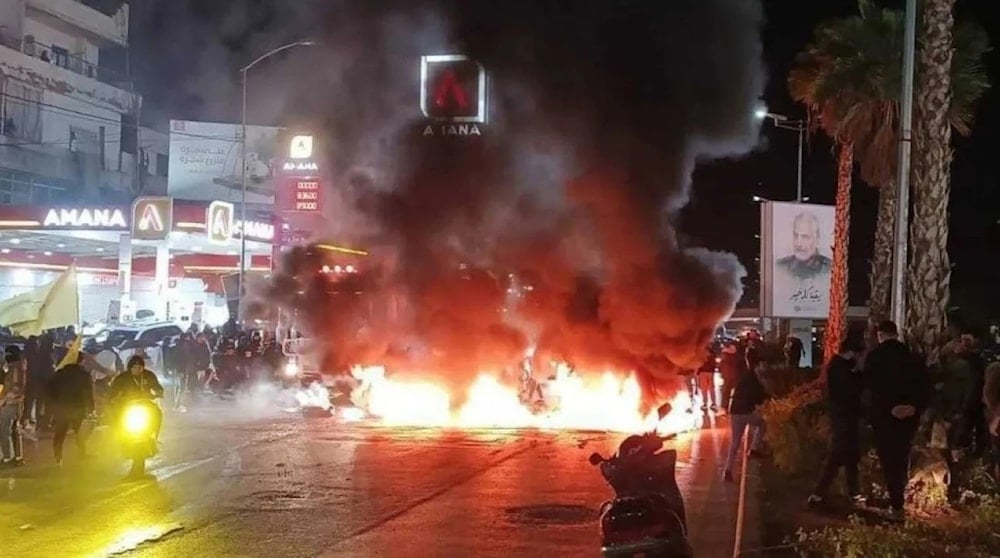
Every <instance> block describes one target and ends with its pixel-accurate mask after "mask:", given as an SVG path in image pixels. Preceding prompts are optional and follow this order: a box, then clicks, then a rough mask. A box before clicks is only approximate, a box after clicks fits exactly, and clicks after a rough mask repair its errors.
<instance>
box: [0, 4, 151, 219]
mask: <svg viewBox="0 0 1000 558" xmlns="http://www.w3.org/2000/svg"><path fill="white" fill-rule="evenodd" d="M91 6H94V7H91ZM128 8H129V6H128V4H127V3H126V2H124V1H123V0H0V95H2V97H0V108H2V112H0V204H4V205H39V204H46V205H52V204H59V203H70V202H78V201H80V200H94V201H98V200H100V201H121V200H128V199H131V198H132V197H133V195H134V194H135V193H136V192H137V191H138V190H139V189H140V188H142V187H143V186H146V187H147V189H150V190H157V189H159V184H158V182H159V180H157V179H156V178H155V177H156V174H159V173H157V172H156V171H157V166H156V165H157V157H156V155H155V154H149V155H148V157H147V156H143V157H142V158H140V159H139V160H137V159H136V157H135V155H134V153H136V152H137V151H138V150H137V143H138V144H139V145H138V146H139V147H141V146H142V145H143V143H144V142H142V140H141V139H140V140H137V135H141V134H137V133H136V124H135V123H136V120H137V119H136V114H137V113H138V112H139V111H140V109H141V98H140V97H139V96H137V95H136V94H134V93H133V92H132V91H131V86H130V82H129V78H128V75H127V71H126V70H127V68H126V60H127V49H128V29H129V25H128V18H129V9H128ZM140 152H141V151H140ZM147 161H148V165H146V162H147ZM138 172H142V174H143V175H150V176H152V177H153V178H152V179H151V180H145V176H144V177H143V178H144V180H139V181H137V180H136V174H137V173H138ZM162 174H163V175H165V172H163V173H162ZM162 181H163V182H164V184H165V179H163V180H162ZM163 188H164V189H165V186H163Z"/></svg>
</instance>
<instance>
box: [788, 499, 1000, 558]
mask: <svg viewBox="0 0 1000 558" xmlns="http://www.w3.org/2000/svg"><path fill="white" fill-rule="evenodd" d="M998 529H1000V502H998V501H997V500H996V499H994V498H991V497H982V498H981V499H980V501H979V503H978V504H977V505H975V506H972V507H968V508H966V509H965V510H964V513H960V514H952V515H950V516H948V517H938V518H935V519H934V520H933V521H922V520H921V521H914V520H910V521H907V522H906V523H905V524H904V525H899V526H887V525H869V524H866V523H864V522H863V521H862V520H860V519H858V518H857V517H853V518H851V522H850V525H849V526H847V527H842V528H831V527H827V528H825V529H821V530H817V531H810V532H807V531H803V530H800V531H799V532H798V535H797V537H796V541H794V542H795V544H796V547H797V548H798V551H799V555H800V556H803V557H812V556H817V557H818V556H844V557H869V556H871V557H880V558H881V557H883V556H884V557H887V558H895V557H900V558H903V557H909V556H929V557H936V556H957V555H961V556H965V557H987V556H997V555H1000V537H998V536H997V535H996V533H997V531H998Z"/></svg>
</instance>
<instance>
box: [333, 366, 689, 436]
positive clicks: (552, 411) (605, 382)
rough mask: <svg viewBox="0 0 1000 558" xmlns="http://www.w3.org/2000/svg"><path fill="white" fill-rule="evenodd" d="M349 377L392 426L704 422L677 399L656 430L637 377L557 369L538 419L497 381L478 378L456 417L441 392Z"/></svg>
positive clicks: (619, 427)
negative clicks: (643, 408)
mask: <svg viewBox="0 0 1000 558" xmlns="http://www.w3.org/2000/svg"><path fill="white" fill-rule="evenodd" d="M351 373H352V374H353V375H354V377H355V378H356V379H357V380H359V382H360V386H359V387H358V389H356V390H354V393H353V394H352V399H353V402H354V404H355V405H357V406H358V407H360V408H362V409H365V410H366V411H368V412H369V413H370V414H372V415H374V416H376V417H378V418H379V419H380V420H381V422H382V424H385V425H388V426H434V427H454V428H536V429H546V430H549V429H577V430H604V431H612V432H641V431H648V430H652V429H653V428H655V429H656V430H657V431H659V432H661V433H668V432H683V431H687V430H692V429H695V428H697V427H698V426H699V422H700V420H701V416H700V415H699V414H697V413H693V412H690V411H692V406H693V405H694V402H693V401H691V399H690V397H689V396H688V395H687V394H686V393H678V394H676V395H675V396H674V397H673V398H672V399H671V401H670V404H671V406H672V407H673V412H672V413H670V414H669V415H668V416H667V417H665V418H664V419H663V420H662V421H660V422H659V424H657V417H656V412H655V411H652V412H650V413H649V414H646V415H643V414H642V413H641V412H640V408H641V400H642V393H641V390H640V387H639V382H638V381H637V380H636V378H635V376H634V375H631V374H630V375H623V374H615V373H613V372H610V371H609V372H604V373H603V374H600V375H596V376H595V375H587V374H578V373H571V372H570V370H569V367H568V366H565V365H560V366H557V368H556V376H555V379H554V380H552V381H550V382H548V383H547V384H546V385H545V387H544V389H543V394H544V397H545V401H546V404H547V405H546V409H545V410H544V411H540V412H533V411H532V410H531V408H530V407H529V405H527V404H525V403H524V402H523V401H522V398H521V395H520V394H519V392H518V389H517V388H515V387H512V386H508V385H504V384H503V383H502V382H501V381H500V380H499V378H498V377H497V376H496V375H492V374H486V373H483V374H480V375H479V376H478V377H477V378H476V380H475V381H474V382H473V383H472V385H471V386H470V387H469V391H468V393H467V397H466V398H465V403H464V404H463V405H462V406H461V407H460V408H459V409H457V410H454V411H453V410H452V408H451V401H452V397H451V394H450V393H449V392H448V390H447V389H446V388H444V387H443V386H439V385H436V384H433V383H429V382H420V381H410V380H400V379H396V378H389V377H386V374H385V368H384V367H382V366H367V367H362V366H356V367H354V368H353V369H352V371H351Z"/></svg>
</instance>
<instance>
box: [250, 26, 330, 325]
mask: <svg viewBox="0 0 1000 558" xmlns="http://www.w3.org/2000/svg"><path fill="white" fill-rule="evenodd" d="M315 44H316V42H315V41H310V40H304V41H296V42H294V43H288V44H287V45H282V46H280V47H278V48H275V49H271V50H269V51H267V52H265V53H264V54H262V55H260V56H258V57H257V58H256V59H255V60H254V61H253V62H251V63H249V64H247V65H246V66H243V67H242V68H240V77H241V78H242V81H243V111H242V113H243V119H242V121H243V124H242V126H241V134H242V137H241V138H240V162H241V163H242V165H243V173H242V196H241V203H240V269H239V274H238V275H237V287H236V288H237V293H236V313H237V315H238V317H239V319H240V320H241V321H242V319H243V282H244V278H243V274H244V272H245V271H246V267H247V265H246V259H247V236H246V223H247V72H249V71H250V69H251V68H253V67H254V66H256V65H257V64H259V63H260V62H263V61H264V60H266V59H268V58H270V57H272V56H274V55H275V54H278V53H279V52H282V51H285V50H288V49H290V48H295V47H298V46H313V45H315Z"/></svg>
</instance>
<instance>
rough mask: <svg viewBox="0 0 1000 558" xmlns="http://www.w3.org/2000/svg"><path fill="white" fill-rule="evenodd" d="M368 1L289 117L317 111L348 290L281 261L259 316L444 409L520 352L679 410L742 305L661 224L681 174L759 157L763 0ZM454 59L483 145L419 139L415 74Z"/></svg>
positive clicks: (347, 15)
mask: <svg viewBox="0 0 1000 558" xmlns="http://www.w3.org/2000/svg"><path fill="white" fill-rule="evenodd" d="M377 4H378V9H377V10H376V9H374V8H371V9H366V8H363V7H362V6H361V3H358V2H355V3H351V4H349V5H344V4H338V6H337V7H336V8H334V7H331V8H330V11H329V16H328V18H327V19H325V20H323V21H322V23H316V24H315V25H314V27H316V32H317V33H316V36H317V38H318V39H319V41H320V42H321V43H322V46H321V47H318V48H317V49H316V50H315V51H314V52H310V53H308V54H302V55H301V57H302V60H301V61H300V62H299V63H298V64H293V66H294V67H295V70H289V71H298V69H300V68H301V66H302V65H303V64H309V65H310V66H311V67H312V68H313V71H312V72H311V74H312V77H311V78H309V79H307V80H306V81H305V83H304V84H303V83H300V84H299V86H298V87H297V89H301V90H303V91H302V92H300V93H298V94H295V93H292V94H291V95H292V96H293V97H294V99H293V101H290V102H288V103H287V104H286V105H285V106H286V107H295V108H296V109H298V111H299V112H305V111H306V108H307V109H308V111H312V112H313V113H319V114H322V115H324V116H323V120H322V121H320V122H315V121H312V122H311V124H312V126H313V127H314V128H320V129H318V130H317V132H318V133H320V134H322V135H324V137H325V140H324V141H325V143H326V145H325V146H324V149H325V155H326V157H327V159H328V160H329V162H330V164H331V165H332V168H333V169H334V172H333V175H332V176H331V184H330V191H329V192H328V194H329V195H328V196H327V200H328V205H331V206H333V207H331V208H330V216H331V219H330V223H331V225H330V226H329V229H328V230H322V231H314V232H315V237H316V239H330V240H335V241H336V242H337V243H338V244H343V245H348V246H354V247H360V248H363V249H364V250H366V251H367V252H368V253H369V255H368V257H367V258H365V260H364V262H363V263H362V269H363V272H364V273H361V274H357V275H356V276H352V277H350V278H349V279H344V280H343V281H352V282H355V283H356V285H347V284H342V285H340V287H338V288H335V289H331V288H330V287H329V285H328V281H329V278H328V277H325V276H323V275H322V274H319V273H318V270H319V269H320V268H321V266H322V265H323V263H324V258H325V257H326V256H327V253H326V252H324V251H323V250H319V249H316V248H315V247H300V248H296V249H294V250H292V251H291V252H289V253H288V254H286V256H285V257H284V260H283V261H282V262H281V265H280V270H279V271H278V272H276V273H275V274H274V275H272V277H271V280H270V283H269V284H268V285H267V287H266V288H265V289H263V290H262V292H260V293H258V297H259V301H261V302H264V303H266V304H267V305H268V306H272V307H273V306H274V305H278V306H281V307H282V308H284V309H285V310H287V311H289V312H290V313H294V314H295V315H297V320H298V323H297V325H298V327H299V328H300V329H301V330H303V331H305V332H306V335H308V336H309V337H312V338H314V339H317V340H322V347H323V351H324V355H323V358H324V366H325V367H326V368H328V369H338V370H348V369H350V368H351V367H352V366H362V367H368V366H384V367H385V370H386V371H387V373H388V374H389V375H392V376H394V377H396V378H399V379H400V380H401V381H402V380H413V381H417V380H419V381H426V382H431V383H433V384H434V385H437V386H445V387H444V389H446V390H447V392H448V393H449V397H450V405H451V407H452V408H453V409H457V408H460V407H461V406H462V405H463V404H464V403H465V402H466V399H467V398H468V397H470V395H469V394H470V393H471V392H470V387H471V386H472V385H473V383H475V382H477V381H478V380H477V378H480V375H481V374H484V373H486V374H490V375H492V376H493V377H495V378H496V379H497V381H498V382H501V383H503V382H508V381H514V382H516V378H518V377H519V375H520V374H521V370H522V369H521V366H522V361H524V359H525V358H526V357H531V358H530V359H529V360H528V362H530V363H531V366H533V367H534V368H535V369H536V370H537V369H539V368H540V367H545V366H548V363H550V362H565V363H569V364H570V365H571V366H572V368H573V369H574V370H576V371H580V373H581V374H585V373H586V372H585V371H596V372H604V371H613V372H614V373H616V374H621V375H625V374H634V376H635V378H636V379H637V380H638V384H639V385H640V386H641V392H642V398H643V405H645V406H648V405H650V404H653V403H655V402H657V401H660V400H662V399H663V398H664V397H670V396H672V395H673V394H674V393H676V391H677V389H678V386H679V378H678V372H679V371H681V370H683V369H691V368H694V367H697V366H698V365H699V364H701V363H702V362H703V361H704V359H705V356H706V347H707V345H708V344H709V342H710V341H711V338H712V336H713V335H714V332H715V329H716V327H717V326H718V325H719V323H720V322H721V321H723V320H724V319H726V318H727V317H728V316H729V315H730V314H731V312H732V311H733V308H734V306H735V304H736V302H737V300H738V299H739V297H740V295H741V294H742V285H741V278H742V277H743V276H744V274H745V271H744V269H743V267H742V266H741V265H740V264H739V262H738V261H737V259H736V257H735V256H733V255H730V254H724V253H718V252H712V251H709V250H705V249H702V248H698V247H693V246H684V245H681V244H680V243H679V239H678V235H677V233H676V231H675V229H674V228H673V223H674V219H673V218H674V217H675V216H676V214H677V212H678V211H679V210H680V209H681V208H683V207H684V206H685V205H686V203H687V202H688V200H689V198H690V197H691V183H690V178H691V174H692V171H693V169H694V167H695V165H696V163H697V162H698V161H701V160H707V159H713V158H720V157H732V156H739V155H741V154H743V153H745V152H746V151H748V150H749V149H750V148H752V147H753V145H754V144H755V142H756V141H757V131H758V130H757V123H756V122H755V120H754V117H753V113H754V108H755V106H756V104H757V103H758V99H759V97H760V95H761V92H762V88H763V84H764V76H763V72H762V69H761V61H760V57H761V45H760V41H759V33H760V27H761V24H762V13H761V8H760V6H759V5H758V3H757V2H756V1H751V0H678V1H672V2H663V1H654V0H648V1H627V2H606V1H603V2H599V1H577V2H569V3H567V2H558V1H554V0H551V1H550V0H518V1H505V2H489V1H485V0H476V1H461V2H453V3H447V4H446V3H428V2H398V3H397V6H398V8H397V9H396V10H395V11H391V12H389V13H390V14H391V15H388V16H387V15H386V13H387V12H386V4H387V3H385V2H379V3H377ZM449 53H462V54H466V55H468V56H470V57H472V58H473V59H475V60H477V61H479V62H480V63H481V64H482V65H483V66H484V67H485V68H486V70H487V72H488V75H489V81H488V91H489V103H488V106H489V113H488V114H489V119H488V122H487V123H485V124H483V125H480V130H481V132H482V133H481V135H477V136H467V137H452V136H446V137H441V136H440V135H434V136H426V135H424V134H423V133H422V132H423V130H424V128H425V124H426V122H425V119H424V117H423V115H422V114H421V112H420V110H419V103H418V95H419V65H420V56H421V55H422V54H449ZM639 53H641V55H639ZM275 75H279V74H275ZM300 81H301V80H300ZM286 85H287V84H286ZM269 87H275V86H273V85H271V86H269ZM306 89H308V92H306V91H304V90H306ZM317 90H319V91H322V94H321V95H317V94H316V91H317ZM288 110H290V109H286V112H287V111H288ZM291 112H295V111H291ZM734 187H736V186H735V185H734ZM355 293H360V294H355ZM546 374H547V372H546ZM512 378H513V380H511V379H512Z"/></svg>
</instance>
